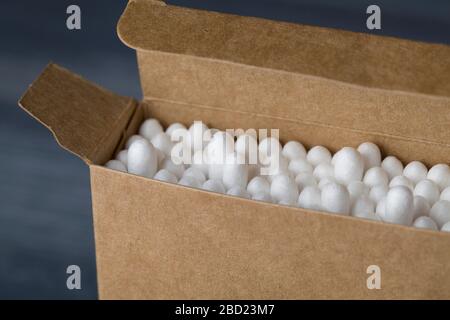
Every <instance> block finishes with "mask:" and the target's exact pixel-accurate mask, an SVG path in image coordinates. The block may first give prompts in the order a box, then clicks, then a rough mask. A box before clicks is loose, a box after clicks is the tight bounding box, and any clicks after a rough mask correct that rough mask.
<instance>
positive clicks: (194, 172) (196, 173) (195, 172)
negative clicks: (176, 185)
mask: <svg viewBox="0 0 450 320" xmlns="http://www.w3.org/2000/svg"><path fill="white" fill-rule="evenodd" d="M187 176H191V177H194V178H195V179H197V181H198V182H199V183H201V184H203V182H205V181H206V177H205V175H204V173H203V172H202V171H201V170H200V169H198V168H195V167H190V168H187V169H186V170H185V171H184V173H183V177H187Z"/></svg>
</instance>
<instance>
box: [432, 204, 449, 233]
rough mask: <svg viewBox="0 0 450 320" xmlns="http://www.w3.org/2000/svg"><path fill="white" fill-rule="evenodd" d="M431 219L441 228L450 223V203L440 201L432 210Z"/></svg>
mask: <svg viewBox="0 0 450 320" xmlns="http://www.w3.org/2000/svg"><path fill="white" fill-rule="evenodd" d="M430 217H431V219H433V220H434V221H435V222H436V224H437V225H438V226H439V228H442V226H443V225H444V224H446V223H447V222H449V221H450V201H446V200H439V201H438V202H436V203H435V204H434V205H433V206H432V207H431V209H430Z"/></svg>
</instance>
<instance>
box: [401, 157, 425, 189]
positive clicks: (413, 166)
mask: <svg viewBox="0 0 450 320" xmlns="http://www.w3.org/2000/svg"><path fill="white" fill-rule="evenodd" d="M427 174H428V170H427V167H425V165H424V164H423V163H422V162H420V161H412V162H410V163H408V165H407V166H406V167H405V169H403V175H404V176H405V177H407V178H408V179H409V180H411V182H412V183H414V184H416V183H418V182H419V181H421V180H424V179H426V178H427Z"/></svg>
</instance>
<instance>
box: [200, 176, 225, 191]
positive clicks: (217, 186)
mask: <svg viewBox="0 0 450 320" xmlns="http://www.w3.org/2000/svg"><path fill="white" fill-rule="evenodd" d="M202 189H205V190H208V191H212V192H217V193H225V187H224V185H223V183H222V181H220V180H217V179H209V180H206V181H205V182H204V183H203V185H202Z"/></svg>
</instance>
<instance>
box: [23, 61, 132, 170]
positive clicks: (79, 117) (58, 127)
mask: <svg viewBox="0 0 450 320" xmlns="http://www.w3.org/2000/svg"><path fill="white" fill-rule="evenodd" d="M19 105H20V106H21V107H22V108H23V109H25V111H27V112H28V113H29V114H31V115H32V116H33V117H35V118H36V119H37V120H39V121H40V122H41V123H42V124H43V125H45V126H46V127H47V128H48V129H49V130H50V131H52V133H53V134H54V136H55V138H56V140H57V141H58V143H59V144H60V145H61V146H62V147H64V148H65V149H67V150H69V151H71V152H73V153H74V154H76V155H77V156H79V157H80V158H81V159H83V160H84V161H85V162H86V163H88V164H90V163H102V162H104V161H106V160H107V159H108V157H109V156H110V154H109V155H107V154H106V153H111V152H112V151H113V149H114V147H115V145H116V144H117V142H118V141H114V140H115V139H111V136H114V135H113V133H114V132H115V131H117V130H120V128H118V127H119V126H122V127H124V126H125V125H126V123H127V122H128V120H129V118H130V117H131V115H132V113H133V111H134V109H135V103H134V101H133V100H132V99H131V98H127V97H122V96H119V95H116V94H113V93H111V92H109V91H107V90H105V89H103V88H100V87H99V86H97V85H95V84H93V83H91V82H89V81H87V80H84V79H82V78H81V77H80V76H78V75H75V74H73V73H71V72H70V71H68V70H66V69H64V68H62V67H60V66H58V65H55V64H49V65H48V66H47V67H46V68H45V70H44V71H43V72H42V74H41V75H40V76H39V77H38V78H37V80H35V81H34V83H33V84H32V85H31V86H30V87H29V88H28V90H27V91H26V93H25V95H24V96H23V97H22V98H21V99H20V101H19ZM117 140H118V138H117Z"/></svg>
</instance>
